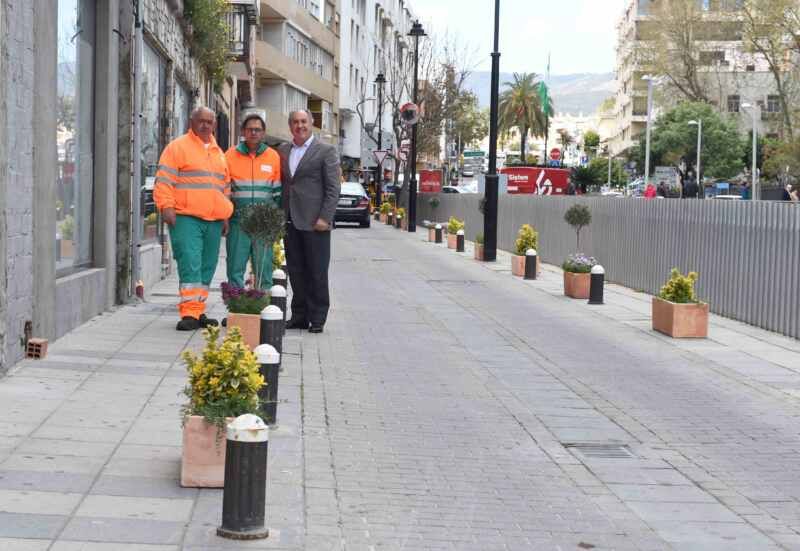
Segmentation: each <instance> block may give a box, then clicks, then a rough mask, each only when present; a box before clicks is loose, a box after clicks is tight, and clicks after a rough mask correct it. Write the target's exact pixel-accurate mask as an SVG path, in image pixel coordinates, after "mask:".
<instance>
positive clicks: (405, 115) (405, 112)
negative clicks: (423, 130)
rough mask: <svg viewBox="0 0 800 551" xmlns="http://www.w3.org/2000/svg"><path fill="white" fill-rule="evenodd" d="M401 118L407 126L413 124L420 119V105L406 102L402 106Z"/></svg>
mask: <svg viewBox="0 0 800 551" xmlns="http://www.w3.org/2000/svg"><path fill="white" fill-rule="evenodd" d="M400 120H401V121H402V122H403V124H404V125H406V126H413V125H415V124H417V121H419V107H418V106H417V105H416V104H414V103H411V102H409V103H406V104H405V105H403V106H402V107H401V108H400Z"/></svg>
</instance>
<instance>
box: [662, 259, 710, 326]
mask: <svg viewBox="0 0 800 551" xmlns="http://www.w3.org/2000/svg"><path fill="white" fill-rule="evenodd" d="M697 278H698V275H697V272H689V273H688V274H687V275H685V276H684V275H683V274H681V273H680V271H678V269H677V268H673V269H672V272H670V277H669V279H668V280H667V282H666V283H665V284H664V286H663V287H661V292H659V294H658V296H657V297H653V311H652V312H653V329H655V330H656V331H659V332H661V333H664V334H666V335H669V336H670V337H676V338H683V337H694V338H704V337H707V336H708V304H707V303H705V302H700V301H699V300H697V297H696V296H695V292H694V285H695V283H696V282H697Z"/></svg>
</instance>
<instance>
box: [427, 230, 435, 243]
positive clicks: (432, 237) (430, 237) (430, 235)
mask: <svg viewBox="0 0 800 551" xmlns="http://www.w3.org/2000/svg"><path fill="white" fill-rule="evenodd" d="M428 241H430V242H431V243H435V242H436V229H435V228H433V227H430V228H428Z"/></svg>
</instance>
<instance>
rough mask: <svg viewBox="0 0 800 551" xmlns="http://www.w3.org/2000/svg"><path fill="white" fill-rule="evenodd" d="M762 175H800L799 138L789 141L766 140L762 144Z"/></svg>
mask: <svg viewBox="0 0 800 551" xmlns="http://www.w3.org/2000/svg"><path fill="white" fill-rule="evenodd" d="M764 157H765V160H764V169H763V171H764V176H766V177H767V178H777V179H779V180H780V179H783V178H785V177H786V176H787V175H789V176H794V177H796V176H798V175H800V139H796V140H793V141H791V142H779V141H769V140H768V141H767V142H766V143H765V144H764Z"/></svg>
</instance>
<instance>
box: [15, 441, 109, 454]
mask: <svg viewBox="0 0 800 551" xmlns="http://www.w3.org/2000/svg"><path fill="white" fill-rule="evenodd" d="M115 446H116V444H114V443H111V442H76V441H74V440H56V439H52V438H29V439H27V440H25V441H23V442H21V443H20V445H19V447H18V448H17V451H18V452H19V453H22V454H26V453H33V454H54V455H74V456H78V457H95V458H102V457H108V456H110V455H111V452H113V451H114V448H115Z"/></svg>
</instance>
